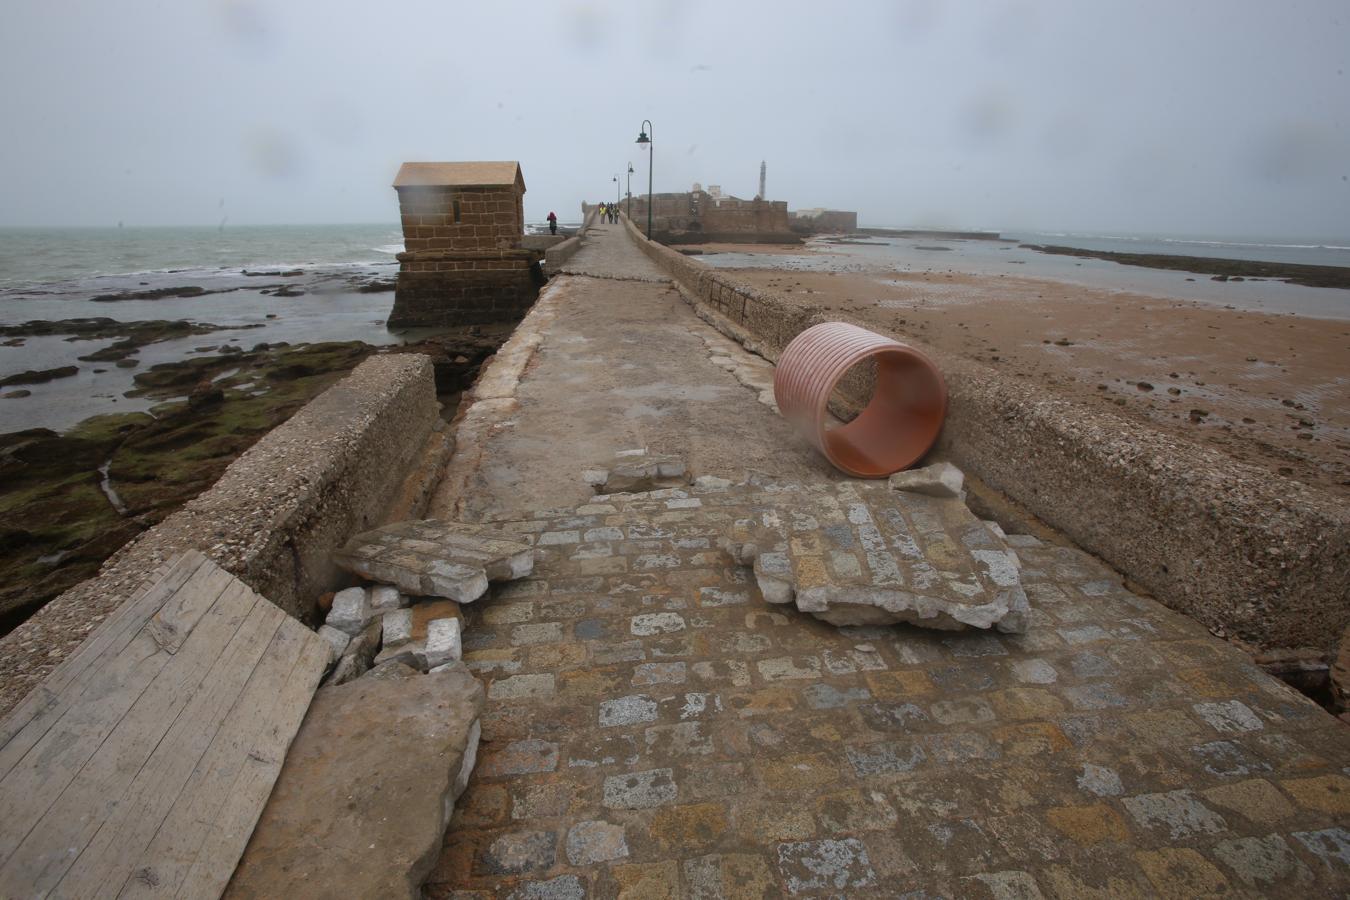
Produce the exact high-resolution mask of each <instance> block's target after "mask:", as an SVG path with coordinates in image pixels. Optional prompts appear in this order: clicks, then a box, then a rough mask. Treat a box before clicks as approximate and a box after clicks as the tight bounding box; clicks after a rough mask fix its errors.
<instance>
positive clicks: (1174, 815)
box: [1122, 790, 1228, 841]
mask: <svg viewBox="0 0 1350 900" xmlns="http://www.w3.org/2000/svg"><path fill="white" fill-rule="evenodd" d="M1122 802H1123V803H1124V804H1125V808H1126V809H1127V810H1129V813H1130V815H1131V816H1133V817H1134V820H1135V821H1136V822H1138V823H1139V825H1140V826H1141V827H1143V828H1148V829H1155V830H1157V831H1158V832H1159V833H1162V834H1165V835H1166V836H1167V837H1168V838H1169V839H1170V840H1174V841H1175V840H1181V839H1182V838H1188V837H1195V836H1197V835H1202V834H1221V833H1222V832H1224V831H1226V830H1227V829H1228V823H1227V822H1225V821H1224V819H1223V816H1220V815H1219V814H1218V813H1216V812H1214V811H1213V810H1211V809H1209V808H1208V807H1206V806H1205V805H1204V804H1203V803H1201V802H1200V801H1199V800H1198V799H1196V796H1195V794H1194V793H1192V792H1191V791H1189V790H1181V791H1169V792H1167V793H1163V794H1140V795H1138V796H1135V797H1126V798H1125V799H1124V800H1123V801H1122Z"/></svg>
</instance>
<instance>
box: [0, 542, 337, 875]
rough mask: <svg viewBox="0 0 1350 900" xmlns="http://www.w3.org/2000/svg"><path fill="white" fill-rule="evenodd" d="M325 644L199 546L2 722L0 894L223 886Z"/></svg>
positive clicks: (319, 670)
mask: <svg viewBox="0 0 1350 900" xmlns="http://www.w3.org/2000/svg"><path fill="white" fill-rule="evenodd" d="M327 661H328V645H327V644H326V643H325V642H324V641H323V640H322V639H321V638H319V637H318V635H316V634H314V633H313V632H311V631H310V630H309V629H308V628H306V627H305V626H304V625H302V624H300V623H299V622H297V621H295V620H294V619H292V618H290V617H289V616H287V615H286V614H285V613H284V612H282V611H281V610H280V609H279V608H277V607H276V606H274V605H273V604H272V603H270V602H269V601H268V600H267V599H266V598H264V597H262V596H260V595H258V594H257V593H255V592H254V591H253V590H252V589H250V588H249V587H248V586H247V585H245V584H244V583H243V582H241V581H239V580H238V579H236V578H235V577H234V576H232V575H230V574H229V573H228V572H226V571H224V570H223V569H221V568H220V567H218V566H217V565H215V564H214V563H212V562H211V561H210V560H208V559H207V558H206V557H205V556H203V555H202V554H200V553H197V552H195V551H193V552H189V553H186V554H184V555H183V556H181V557H179V558H178V559H177V560H175V561H174V562H173V563H172V564H171V565H170V566H168V567H167V568H166V569H164V570H161V571H160V572H158V573H155V577H154V579H153V580H152V583H150V584H149V585H148V586H147V587H146V588H145V589H144V590H143V591H142V592H141V593H140V594H139V595H137V596H136V597H134V598H132V599H131V600H130V601H128V602H127V603H125V604H123V605H122V607H121V608H120V609H119V610H118V611H117V612H116V613H114V614H113V615H112V616H111V617H109V619H108V620H107V621H106V622H104V623H103V625H102V626H100V627H99V628H98V629H97V630H96V631H95V632H94V633H93V634H91V635H90V636H89V638H88V640H86V641H85V642H84V644H82V645H81V646H80V648H79V650H77V651H76V652H75V653H74V654H73V655H72V656H71V657H70V658H69V659H68V660H66V661H65V662H64V663H63V664H62V665H61V666H60V667H59V668H57V669H56V670H55V671H54V672H52V674H51V675H50V676H49V677H48V678H47V680H46V681H44V682H43V683H42V685H41V686H39V687H38V688H37V689H36V690H34V691H33V692H32V693H31V694H30V695H29V696H28V697H27V698H26V699H25V700H24V702H23V703H21V704H20V705H19V706H18V707H16V708H15V709H14V711H13V712H12V713H11V714H10V715H9V716H8V717H7V718H6V719H5V720H4V722H3V723H0V811H3V812H0V897H80V898H84V897H151V896H153V897H211V898H214V897H219V896H220V894H221V892H222V891H223V890H224V889H225V885H226V884H227V883H228V882H229V879H230V875H231V874H232V873H233V872H234V867H235V864H236V863H237V862H238V861H239V857H240V855H241V854H242V853H243V850H244V846H245V844H246V843H247V842H248V838H249V835H250V834H252V832H253V826H254V825H255V824H256V822H257V820H258V816H259V814H260V813H261V812H262V808H263V804H264V803H266V801H267V797H268V795H269V794H270V793H271V791H272V784H273V783H274V782H275V781H276V777H277V773H278V772H279V771H280V770H281V764H282V761H283V760H284V758H285V756H286V749H287V747H289V746H290V743H291V739H292V738H293V737H294V736H295V732H296V730H297V729H298V728H299V727H300V722H301V720H302V719H303V718H304V715H305V711H306V710H307V709H308V708H309V702H310V699H311V697H312V696H313V694H314V691H315V689H316V687H317V686H318V682H319V679H320V678H321V677H322V675H323V670H324V667H325V665H326V663H327Z"/></svg>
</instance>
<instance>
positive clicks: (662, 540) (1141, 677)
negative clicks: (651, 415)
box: [425, 486, 1350, 900]
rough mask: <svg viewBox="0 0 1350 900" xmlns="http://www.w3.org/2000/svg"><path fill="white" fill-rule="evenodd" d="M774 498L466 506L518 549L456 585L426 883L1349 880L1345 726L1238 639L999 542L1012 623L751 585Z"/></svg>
mask: <svg viewBox="0 0 1350 900" xmlns="http://www.w3.org/2000/svg"><path fill="white" fill-rule="evenodd" d="M783 490H788V491H791V490H792V488H791V487H788V488H773V487H770V486H761V487H760V488H759V489H744V490H742V489H731V490H711V491H707V490H678V489H677V490H660V491H653V492H649V493H646V494H632V495H613V496H601V497H597V498H596V499H595V501H594V502H591V503H588V504H585V505H582V506H580V507H577V508H572V509H554V510H539V511H537V512H535V513H534V514H533V515H531V516H529V517H528V518H525V519H515V520H511V521H500V522H495V523H491V524H494V525H496V526H497V527H500V528H501V529H502V530H503V531H505V532H508V533H510V534H511V535H513V536H514V537H515V538H517V539H519V540H521V541H523V542H526V543H528V544H530V545H532V546H533V547H534V550H535V568H534V571H533V573H532V574H531V575H530V576H528V577H526V578H523V579H521V580H518V581H514V582H511V583H507V584H494V585H493V586H492V588H491V589H490V590H489V593H488V595H487V596H486V597H484V598H483V599H481V600H480V601H478V603H476V604H475V612H476V615H477V618H476V621H475V623H474V625H473V626H472V627H471V628H469V629H468V630H467V632H466V635H465V643H464V660H465V662H466V663H467V665H468V666H469V668H470V669H471V670H472V671H473V672H474V673H475V674H476V675H477V676H478V677H479V678H480V679H482V680H483V681H484V683H485V684H486V685H487V708H486V711H485V713H484V716H483V719H482V728H483V732H482V738H483V744H482V746H481V748H480V762H479V764H478V767H477V769H476V770H475V771H474V773H473V776H472V779H471V781H470V783H469V787H468V790H467V791H466V793H465V794H464V795H463V796H462V797H461V798H460V801H459V804H458V806H457V809H456V811H455V814H454V818H453V820H452V823H451V827H450V830H449V832H448V834H447V836H446V842H445V846H444V851H443V854H442V856H441V858H440V860H439V861H438V863H437V865H436V867H435V869H434V870H433V873H432V875H431V878H430V880H429V881H428V883H427V885H426V887H425V891H426V896H428V897H432V898H459V900H464V898H475V897H493V896H500V897H508V896H509V897H519V898H525V897H566V898H573V897H576V898H579V897H632V898H637V897H778V896H835V897H873V896H875V897H897V896H906V897H916V898H917V897H990V898H1035V897H1089V896H1092V897H1112V898H1115V897H1152V896H1163V897H1201V896H1219V895H1224V896H1252V897H1257V896H1261V897H1269V896H1287V897H1308V896H1314V895H1321V896H1329V895H1332V894H1339V893H1342V892H1344V891H1345V890H1347V888H1350V877H1348V875H1350V830H1347V828H1346V823H1347V820H1348V818H1350V778H1347V771H1348V770H1347V766H1346V763H1347V761H1348V760H1350V732H1347V730H1346V729H1345V726H1344V725H1343V724H1342V723H1340V722H1338V721H1337V720H1335V719H1334V718H1332V717H1330V716H1328V715H1327V714H1326V713H1325V712H1323V711H1322V710H1321V709H1320V708H1319V707H1317V706H1316V705H1315V704H1313V703H1312V702H1311V701H1309V700H1308V699H1306V698H1305V697H1303V696H1302V695H1300V694H1298V693H1296V692H1295V691H1293V690H1292V689H1290V688H1288V687H1286V686H1284V685H1283V684H1281V683H1280V682H1277V681H1275V680H1274V679H1272V678H1270V677H1269V676H1267V675H1266V674H1265V673H1263V672H1262V671H1261V670H1260V669H1258V668H1257V667H1256V666H1254V665H1253V664H1252V663H1251V662H1250V660H1249V659H1248V658H1247V657H1246V656H1245V655H1244V654H1243V653H1241V652H1240V651H1239V650H1237V649H1236V648H1234V647H1232V646H1230V645H1228V644H1225V643H1224V642H1222V641H1220V640H1218V639H1216V638H1214V637H1213V636H1212V635H1210V634H1209V633H1208V632H1207V631H1206V630H1205V629H1204V628H1203V627H1202V626H1200V625H1198V624H1197V623H1195V622H1194V621H1192V620H1190V619H1188V618H1186V617H1184V616H1181V615H1179V614H1176V613H1174V612H1171V611H1169V610H1168V609H1166V608H1164V607H1163V606H1161V605H1160V604H1158V603H1156V602H1154V601H1153V600H1150V599H1147V598H1144V597H1139V596H1136V595H1134V594H1132V593H1130V592H1129V591H1128V590H1126V589H1125V588H1124V587H1122V586H1121V584H1120V583H1119V580H1118V578H1117V577H1116V576H1114V575H1113V573H1111V572H1110V571H1109V570H1108V569H1106V568H1104V567H1103V566H1102V565H1101V564H1099V563H1098V562H1096V561H1095V560H1094V559H1093V558H1092V557H1090V556H1088V555H1086V554H1084V553H1082V552H1079V551H1077V550H1074V549H1071V548H1067V547H1061V546H1052V545H1047V544H1042V543H1041V542H1040V541H1039V540H1037V539H1036V538H1034V537H1030V536H1026V535H1012V536H1009V537H1008V538H1007V541H1008V544H1010V545H1011V548H1012V550H1013V552H1014V553H1015V555H1016V558H1017V559H1018V561H1019V562H1020V570H1019V571H1018V572H1017V577H1018V581H1019V583H1020V585H1021V587H1022V589H1023V590H1024V591H1025V595H1026V598H1027V601H1028V604H1027V608H1026V610H1025V617H1026V621H1025V623H1024V624H1025V628H1024V630H1022V631H1021V633H999V632H997V631H995V630H986V629H967V630H964V631H953V632H942V631H935V630H925V629H920V628H915V627H911V626H905V625H901V626H876V625H863V626H844V627H836V626H834V625H830V624H827V623H826V622H823V621H820V620H818V619H816V618H815V617H813V616H811V615H809V614H805V613H803V612H801V611H799V610H798V609H796V608H794V607H793V606H792V605H791V604H784V605H769V604H766V603H765V598H764V597H763V595H762V594H761V592H760V590H759V587H758V585H757V583H756V578H755V575H754V573H753V572H752V570H751V569H750V568H749V567H747V566H744V565H741V564H740V563H739V562H738V560H737V559H736V558H734V557H733V555H732V553H731V552H730V550H731V549H735V548H734V546H732V545H731V544H729V543H728V542H727V541H726V536H727V535H728V533H730V532H731V531H732V530H733V529H734V528H735V526H736V523H737V522H738V521H740V522H744V521H746V520H750V519H752V518H753V517H754V516H755V515H756V514H757V513H759V514H762V511H763V509H764V504H765V502H766V499H767V498H768V497H769V496H770V495H772V494H773V493H775V492H781V491H783ZM976 521H978V520H976ZM988 536H989V533H988V532H985V533H982V534H981V536H980V538H979V540H978V541H976V542H975V543H977V544H983V543H984V542H985V541H986V539H987V538H988ZM990 549H993V545H992V542H991V544H990ZM1000 552H1002V551H1000Z"/></svg>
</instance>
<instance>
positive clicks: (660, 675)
mask: <svg viewBox="0 0 1350 900" xmlns="http://www.w3.org/2000/svg"><path fill="white" fill-rule="evenodd" d="M687 677H688V671H687V669H686V666H685V664H684V663H682V662H673V663H644V664H643V665H640V666H638V667H637V668H636V669H634V670H633V684H635V685H646V684H683V683H684V681H685V679H686V678H687Z"/></svg>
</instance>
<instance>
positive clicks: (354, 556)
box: [334, 519, 534, 603]
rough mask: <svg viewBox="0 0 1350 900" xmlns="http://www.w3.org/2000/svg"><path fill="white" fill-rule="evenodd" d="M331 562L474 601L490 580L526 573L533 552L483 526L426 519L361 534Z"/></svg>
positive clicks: (413, 589)
mask: <svg viewBox="0 0 1350 900" xmlns="http://www.w3.org/2000/svg"><path fill="white" fill-rule="evenodd" d="M334 560H335V561H336V562H337V564H338V565H339V566H341V567H342V568H344V569H346V570H348V571H351V572H355V573H356V574H358V575H360V576H362V577H363V578H368V579H370V580H371V581H380V582H383V583H385V584H391V585H395V586H396V587H398V588H399V589H400V590H402V591H404V592H406V593H409V594H415V595H418V596H433V597H448V598H449V599H451V600H454V601H456V602H458V603H472V602H473V601H474V600H477V599H478V598H479V597H481V596H482V595H483V594H484V592H486V591H487V586H488V582H489V581H508V580H511V579H515V578H523V577H524V576H526V575H529V574H530V572H531V571H532V570H533V568H534V551H533V549H531V547H530V546H529V545H528V544H525V543H522V542H520V541H517V540H512V539H511V538H510V536H508V534H507V533H505V532H502V531H498V530H496V529H493V528H489V527H487V526H484V525H468V524H464V523H459V522H441V521H437V520H434V519H428V520H423V521H411V522H398V523H395V524H393V525H386V526H384V527H383V528H377V529H375V530H374V531H368V532H365V533H364V534H359V535H357V536H356V537H354V538H352V540H351V541H349V542H348V543H347V545H346V546H345V547H344V548H343V549H342V550H341V551H339V552H338V553H336V554H334Z"/></svg>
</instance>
